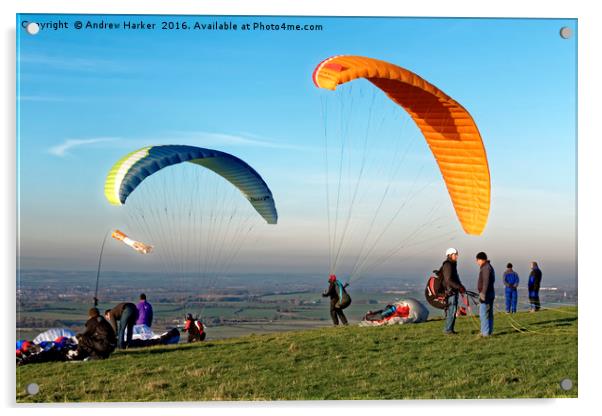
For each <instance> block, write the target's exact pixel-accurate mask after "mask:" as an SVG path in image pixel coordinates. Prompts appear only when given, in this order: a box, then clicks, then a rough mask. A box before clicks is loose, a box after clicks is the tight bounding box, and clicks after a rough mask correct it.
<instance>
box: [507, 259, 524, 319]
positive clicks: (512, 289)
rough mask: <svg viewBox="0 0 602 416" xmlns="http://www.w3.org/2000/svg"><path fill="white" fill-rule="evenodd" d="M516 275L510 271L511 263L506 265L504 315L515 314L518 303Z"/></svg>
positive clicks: (517, 280) (517, 279)
mask: <svg viewBox="0 0 602 416" xmlns="http://www.w3.org/2000/svg"><path fill="white" fill-rule="evenodd" d="M519 281H520V279H519V277H518V273H516V272H515V271H514V270H513V269H512V263H508V264H507V265H506V271H505V272H504V286H505V287H506V293H505V294H506V313H516V305H517V303H518V282H519Z"/></svg>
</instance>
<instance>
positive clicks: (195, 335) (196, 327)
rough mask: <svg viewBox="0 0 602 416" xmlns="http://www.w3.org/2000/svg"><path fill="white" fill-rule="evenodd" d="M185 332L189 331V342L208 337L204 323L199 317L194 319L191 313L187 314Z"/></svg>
mask: <svg viewBox="0 0 602 416" xmlns="http://www.w3.org/2000/svg"><path fill="white" fill-rule="evenodd" d="M184 332H188V342H197V341H204V340H205V338H206V337H207V334H206V333H205V327H204V326H203V323H202V322H201V321H199V320H198V319H194V318H193V317H192V314H190V313H189V314H188V315H186V323H185V324H184Z"/></svg>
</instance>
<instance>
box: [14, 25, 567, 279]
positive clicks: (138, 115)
mask: <svg viewBox="0 0 602 416" xmlns="http://www.w3.org/2000/svg"><path fill="white" fill-rule="evenodd" d="M21 19H22V20H27V21H35V22H40V23H57V22H59V21H62V22H68V23H69V25H70V27H71V28H72V27H73V24H74V22H75V21H78V20H79V21H83V22H86V21H88V20H90V21H94V22H100V21H102V20H104V21H105V22H114V23H121V24H123V21H124V20H127V21H134V22H138V21H140V20H143V21H144V22H146V23H155V24H156V27H157V28H160V27H161V22H162V21H169V22H173V23H176V22H181V21H184V20H186V21H188V22H194V21H199V22H201V23H203V24H206V23H211V22H214V21H218V22H229V23H236V24H237V25H238V26H239V30H236V31H234V30H230V31H207V30H159V29H157V30H75V29H71V28H70V29H64V30H63V29H61V30H53V29H52V25H49V27H48V28H44V29H43V30H41V31H40V32H39V33H38V34H37V35H35V36H31V35H29V34H27V33H26V32H25V31H24V30H18V31H17V43H18V49H17V80H18V97H17V100H18V101H17V105H18V107H17V111H18V125H17V128H18V183H19V187H18V204H19V255H20V267H21V268H24V269H28V268H52V269H70V270H73V269H77V270H91V269H94V268H95V267H96V263H97V261H98V253H99V247H100V244H101V242H102V239H103V236H104V235H105V232H106V230H107V229H108V228H112V227H119V226H122V225H121V222H120V221H122V216H121V213H119V212H118V211H117V210H118V209H119V208H117V207H113V206H110V205H109V204H108V203H107V201H106V200H105V199H104V194H103V184H104V180H105V177H106V174H107V173H108V171H109V169H110V168H111V166H112V165H113V163H115V162H116V161H117V160H118V159H119V158H120V157H122V156H123V155H124V154H126V153H128V152H131V151H133V150H135V149H138V148H140V147H142V146H146V145H156V144H190V145H196V146H201V147H209V148H214V149H218V150H222V151H225V152H228V153H232V154H234V155H236V156H238V157H240V158H241V159H243V160H245V161H246V162H247V163H249V164H250V165H251V166H253V167H254V168H255V169H256V170H257V171H258V172H259V173H260V174H261V175H262V177H263V178H264V179H265V181H266V182H267V183H268V185H269V186H270V188H271V190H272V192H273V194H274V198H275V200H276V204H277V208H278V211H279V223H278V225H276V226H268V225H265V224H259V225H258V226H257V227H255V229H254V235H253V236H252V239H251V240H250V244H249V245H248V246H246V247H245V250H242V251H241V252H240V253H239V254H238V256H237V259H236V262H235V264H234V266H233V268H232V270H233V271H237V272H256V273H261V272H271V273H315V274H326V273H327V271H328V267H329V249H328V241H329V231H328V228H329V225H330V226H332V225H333V224H332V219H330V220H329V218H328V215H327V213H328V212H329V211H327V209H326V206H327V203H326V198H327V193H326V190H325V188H326V185H327V183H328V185H329V186H330V188H331V190H332V188H333V186H334V185H333V184H332V183H331V182H330V181H331V180H332V178H331V177H329V179H328V180H325V179H324V178H325V176H324V155H325V144H324V128H325V126H324V124H326V129H327V130H328V131H329V133H328V134H329V138H330V137H332V136H336V122H335V124H334V125H333V124H329V123H332V121H331V120H330V119H328V120H327V121H326V123H325V122H324V121H323V120H324V118H323V111H322V108H323V103H324V102H327V103H328V106H332V108H334V111H332V112H331V111H330V107H329V110H328V115H329V117H330V116H333V117H332V118H333V119H336V108H337V105H339V104H340V101H341V100H342V101H343V102H344V103H345V105H347V103H348V102H347V101H345V99H346V98H345V97H346V96H345V95H344V91H342V92H341V93H331V92H328V91H320V90H318V89H316V88H315V87H314V85H313V83H312V80H311V74H312V71H313V69H314V67H315V66H316V65H317V64H318V63H319V62H320V61H322V60H323V59H325V58H327V57H329V56H332V55H340V54H352V55H363V56H369V57H373V58H377V59H381V60H385V61H389V62H391V63H394V64H397V65H399V66H402V67H404V68H407V69H409V70H411V71H413V72H416V73H417V74H419V75H420V76H422V77H423V78H425V79H426V80H428V81H429V82H431V83H433V84H435V85H437V86H438V87H439V88H440V89H442V90H443V91H444V92H446V93H447V94H448V95H450V96H451V97H453V98H454V99H455V100H457V101H458V102H460V103H461V104H462V105H463V106H464V107H465V108H466V109H468V110H469V111H470V113H471V114H472V116H473V118H474V119H475V121H476V123H477V125H478V127H479V130H480V132H481V134H482V137H483V141H484V144H485V148H486V150H487V155H488V159H489V166H490V171H491V185H492V202H491V211H490V216H489V222H488V225H487V228H486V230H485V232H484V233H483V235H482V236H478V237H475V236H466V235H464V234H463V232H462V230H461V228H460V226H459V224H458V223H457V220H456V219H455V216H454V214H453V210H452V207H451V203H450V202H449V200H448V199H446V194H445V189H444V187H443V184H442V181H441V180H440V177H438V176H437V175H438V172H437V168H436V165H435V162H434V160H433V159H432V156H431V155H430V153H429V150H428V147H427V146H426V144H425V143H423V141H422V142H421V141H420V140H418V139H420V136H419V133H418V132H417V131H416V129H415V127H413V126H412V125H411V123H407V122H405V121H407V120H405V121H403V122H400V123H399V130H400V133H399V134H400V135H401V136H403V137H402V139H403V144H405V143H408V144H409V145H411V148H410V150H409V155H408V157H407V159H405V163H404V166H403V169H400V170H399V172H398V176H396V177H395V181H398V182H399V187H398V190H399V192H400V193H399V194H395V195H402V194H403V192H404V190H405V191H407V192H408V193H411V194H412V195H414V194H413V193H412V192H414V191H412V189H413V188H414V185H416V184H417V187H418V188H419V189H420V188H421V187H422V185H423V184H425V185H428V186H429V187H428V188H427V191H426V192H424V193H423V194H421V195H419V196H418V197H417V198H416V201H415V203H414V204H409V206H408V207H407V208H404V212H403V214H402V215H401V216H400V217H399V218H396V221H395V222H394V224H393V225H392V227H391V233H390V234H389V235H387V237H386V238H384V239H383V241H382V244H380V245H379V246H378V247H377V249H376V250H375V252H374V253H373V254H372V255H371V258H370V259H368V260H369V263H370V260H371V259H373V260H374V261H376V260H378V259H379V258H380V257H381V256H383V255H385V254H386V253H387V252H389V251H390V250H392V249H395V248H396V247H397V246H398V245H399V243H398V241H396V237H397V236H399V240H403V239H404V238H405V237H406V236H408V235H411V230H412V227H413V226H414V225H415V224H421V223H422V222H424V221H428V220H429V218H430V217H429V215H430V214H429V213H430V210H431V208H432V207H433V205H435V206H436V209H437V210H438V211H437V212H438V214H437V215H439V217H440V221H441V222H442V227H443V229H444V231H445V235H444V236H441V234H440V233H441V231H440V230H439V229H435V225H437V224H434V223H429V225H428V226H427V227H425V229H424V230H422V233H423V236H422V237H421V241H422V240H426V241H427V243H426V244H424V245H422V246H420V247H419V249H414V248H408V249H406V248H402V249H401V250H400V251H399V252H396V253H394V255H393V256H392V257H391V258H389V259H387V262H386V264H383V265H381V266H379V267H375V268H373V269H370V270H367V271H366V274H368V275H373V276H379V275H388V276H391V275H396V274H398V275H403V276H422V275H424V273H428V272H430V270H432V269H433V268H436V267H438V265H439V264H440V262H441V261H442V258H443V253H444V252H445V249H446V248H447V247H448V246H450V245H451V246H454V247H456V248H458V249H459V251H460V253H461V257H460V272H461V275H462V274H464V275H467V276H472V275H474V274H475V273H476V267H475V265H474V261H473V258H474V254H475V253H476V252H478V251H481V250H484V251H486V252H487V253H488V254H489V256H490V257H491V258H492V261H493V262H494V267H496V269H498V270H499V272H501V271H502V270H503V268H504V265H505V263H506V262H507V261H512V262H513V263H514V264H515V265H516V266H517V267H516V268H517V270H518V271H519V273H522V274H524V275H526V274H527V273H528V263H529V262H530V261H532V260H537V261H538V262H539V263H540V265H541V266H542V269H543V270H544V276H545V277H546V278H547V279H549V281H550V282H557V283H563V284H567V285H570V284H573V283H574V282H575V277H576V143H577V137H576V99H577V90H576V87H577V78H576V70H577V68H576V58H577V48H576V42H577V41H576V38H577V36H576V34H577V24H576V21H575V20H560V19H442V18H441V19H429V18H421V19H417V18H318V17H295V18H293V17H275V18H274V17H272V18H256V17H244V18H243V17H240V18H228V17H219V18H214V17H207V16H205V17H198V18H196V17H190V16H187V17H183V16H179V17H176V16H173V17H166V18H161V17H151V16H142V17H127V16H77V15H62V16H54V15H40V16H36V15H23V16H21ZM260 21H261V22H263V23H264V24H268V23H275V24H280V23H282V22H285V23H293V24H302V25H304V24H320V25H322V27H323V29H322V30H321V31H311V32H309V31H303V32H290V31H289V32H285V31H242V30H240V26H241V25H243V24H244V23H251V24H253V23H254V22H260ZM20 26H21V25H20V23H19V22H18V23H17V27H20ZM564 26H567V27H570V28H571V29H572V30H573V36H572V37H571V38H570V39H563V38H561V37H560V36H559V30H560V28H561V27H564ZM356 90H358V91H353V93H354V94H356V95H357V96H354V99H355V100H356V101H359V102H358V103H357V104H354V107H353V109H352V110H353V111H354V112H356V113H357V115H355V113H354V117H353V120H352V121H353V123H356V122H357V123H358V124H361V122H362V117H361V114H362V113H363V114H365V112H363V110H364V109H367V110H368V111H369V110H371V109H372V110H374V111H375V112H377V113H380V112H382V113H385V112H389V111H391V112H392V113H393V112H394V111H395V109H394V108H392V107H390V106H389V103H388V102H387V101H386V99H383V97H377V99H376V101H377V102H376V103H375V104H374V105H373V106H372V105H371V104H370V103H371V101H369V100H368V101H366V100H363V101H362V98H361V97H368V99H370V97H372V95H371V94H373V92H372V91H369V90H368V89H367V88H366V87H365V86H362V85H361V83H359V82H358V87H357V88H356ZM329 94H330V95H329ZM333 94H337V95H336V96H333ZM358 96H359V99H358ZM337 100H338V101H337ZM396 123H397V118H396V116H395V114H392V115H390V116H388V118H387V120H386V125H385V127H384V130H385V131H386V133H387V135H389V136H393V138H392V140H394V139H395V138H396V137H398V135H397V132H396V131H395V129H396V128H397V124H396ZM354 125H355V124H354ZM331 133H332V134H331ZM373 133H374V132H371V134H373ZM374 134H376V133H374ZM379 137H380V136H379ZM335 138H336V137H335ZM370 138H371V139H372V137H370ZM372 140H374V139H372ZM330 143H331V144H333V142H332V141H331V142H330ZM389 143H392V144H391V146H394V143H395V142H394V141H391V142H386V141H381V142H380V143H379V145H380V146H381V147H380V148H378V147H377V145H376V144H375V149H376V150H374V154H375V155H379V154H380V153H379V152H383V153H387V146H388V145H389ZM327 149H328V150H327V151H326V152H327V153H328V154H329V155H335V154H336V152H337V149H336V148H332V149H331V148H327ZM349 150H350V151H352V150H353V149H349ZM390 153H391V154H390V155H389V156H392V157H393V158H394V157H395V156H396V155H397V153H396V152H390ZM360 158H361V156H360ZM380 160H381V159H379V158H377V159H376V160H375V159H370V162H369V166H370V167H371V168H372V171H371V172H369V173H367V178H366V182H365V183H368V185H365V186H366V192H371V191H372V189H375V188H377V187H378V186H381V187H382V186H386V181H384V180H383V175H382V172H380V171H379V170H378V168H379V161H380ZM331 162H332V160H331ZM335 165H336V164H335ZM352 165H354V166H357V164H352ZM350 170H352V169H351V168H350ZM330 172H331V173H332V169H331V170H330ZM379 172H380V173H379ZM385 173H387V172H385ZM371 175H372V176H371ZM379 175H380V176H379ZM384 176H386V175H384ZM416 178H418V179H416ZM370 180H373V181H374V183H375V185H373V186H372V182H370ZM366 200H367V201H368V202H369V201H370V199H369V198H368V199H366ZM391 200H392V201H393V202H391V205H389V209H390V210H391V212H394V211H395V209H396V207H398V206H399V203H398V202H395V198H394V196H392V197H391ZM400 200H403V198H401V197H400ZM375 206H376V204H370V203H366V204H362V205H361V206H360V208H358V211H357V212H354V214H355V216H354V217H353V224H355V226H354V227H355V228H352V230H351V232H350V235H349V236H347V237H348V239H349V241H346V242H345V243H346V244H347V245H346V247H345V248H346V249H348V250H350V251H351V252H353V249H354V247H358V246H361V244H362V242H363V241H364V240H365V239H369V238H370V237H372V238H376V237H377V236H378V231H376V232H374V231H373V234H371V235H369V236H366V234H365V233H364V228H362V227H365V226H367V225H369V224H370V222H371V218H372V217H370V216H369V214H370V212H373V211H374V208H375ZM331 210H332V205H331ZM330 212H331V213H332V211H330ZM341 213H342V217H343V222H344V218H345V211H341ZM364 214H366V215H364ZM385 217H386V216H384V215H383V217H382V218H378V220H379V221H381V220H382V221H384V224H380V227H381V228H382V229H385V228H387V227H386V219H385ZM116 224H117V225H116ZM431 226H432V227H431ZM368 228H369V227H368ZM431 228H432V229H431ZM354 230H355V232H353V231H354ZM132 231H134V232H135V231H137V230H132ZM331 232H332V230H331ZM112 243H113V242H111V243H110V244H109V245H108V246H107V255H106V257H105V267H107V268H108V269H113V270H128V269H129V270H139V269H144V268H149V264H151V263H152V262H151V263H149V262H147V260H146V259H143V258H142V257H140V256H138V255H137V254H136V253H130V252H125V251H124V250H123V248H122V247H121V246H119V245H117V244H112ZM348 261H349V260H347V259H346V258H343V259H342V260H341V262H342V263H343V264H342V265H341V269H340V270H341V271H347V270H348V269H349V264H345V262H348ZM145 262H146V263H145ZM346 266H347V268H345V267H346Z"/></svg>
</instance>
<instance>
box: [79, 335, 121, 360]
mask: <svg viewBox="0 0 602 416" xmlns="http://www.w3.org/2000/svg"><path fill="white" fill-rule="evenodd" d="M114 350H115V344H111V343H110V342H108V341H105V342H101V341H99V340H97V339H94V338H92V337H89V336H83V335H78V336H77V355H78V358H80V359H83V358H86V357H96V358H108V357H109V355H111V353H112V352H113V351H114Z"/></svg>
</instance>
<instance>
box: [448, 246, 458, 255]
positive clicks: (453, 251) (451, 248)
mask: <svg viewBox="0 0 602 416" xmlns="http://www.w3.org/2000/svg"><path fill="white" fill-rule="evenodd" d="M452 254H458V250H456V249H455V248H453V247H450V248H448V249H447V251H446V252H445V255H446V256H451V255H452Z"/></svg>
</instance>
